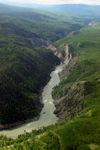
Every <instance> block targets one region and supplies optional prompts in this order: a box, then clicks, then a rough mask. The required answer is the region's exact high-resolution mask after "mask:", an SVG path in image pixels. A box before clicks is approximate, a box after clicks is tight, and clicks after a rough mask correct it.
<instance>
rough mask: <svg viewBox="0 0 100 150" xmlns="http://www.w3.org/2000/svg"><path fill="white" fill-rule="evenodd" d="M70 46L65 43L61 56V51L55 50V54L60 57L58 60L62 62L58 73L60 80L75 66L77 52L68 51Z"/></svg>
mask: <svg viewBox="0 0 100 150" xmlns="http://www.w3.org/2000/svg"><path fill="white" fill-rule="evenodd" d="M69 51H70V47H69V45H68V44H66V45H65V50H64V55H63V56H62V53H61V52H57V51H56V52H55V55H56V56H57V57H59V58H60V60H61V61H62V62H63V63H64V65H63V71H62V72H60V73H59V77H60V80H61V81H62V80H63V79H65V78H67V77H68V75H69V74H70V72H71V71H72V70H73V68H74V66H75V59H76V57H77V56H78V54H72V53H70V52H69Z"/></svg>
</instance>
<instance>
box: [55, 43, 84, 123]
mask: <svg viewBox="0 0 100 150" xmlns="http://www.w3.org/2000/svg"><path fill="white" fill-rule="evenodd" d="M79 45H80V44H79ZM69 50H70V47H69V45H68V44H66V45H65V56H62V55H61V53H58V52H55V55H57V56H58V57H59V58H60V59H61V60H63V62H64V66H63V71H62V72H60V73H59V77H60V80H63V79H65V78H67V77H68V75H69V74H70V73H71V71H72V70H73V68H74V66H75V59H76V56H78V54H72V53H69ZM83 83H84V82H79V83H75V84H73V85H72V86H71V87H69V88H66V89H64V90H63V92H62V93H60V94H59V95H58V96H55V95H54V93H53V92H52V97H53V99H55V102H54V103H55V106H56V110H55V111H54V113H55V114H56V115H57V117H59V121H62V120H65V119H67V120H69V119H71V118H72V117H74V116H76V115H78V112H79V111H80V110H81V109H82V107H83V104H82V100H83V98H84V95H83V91H84V88H83Z"/></svg>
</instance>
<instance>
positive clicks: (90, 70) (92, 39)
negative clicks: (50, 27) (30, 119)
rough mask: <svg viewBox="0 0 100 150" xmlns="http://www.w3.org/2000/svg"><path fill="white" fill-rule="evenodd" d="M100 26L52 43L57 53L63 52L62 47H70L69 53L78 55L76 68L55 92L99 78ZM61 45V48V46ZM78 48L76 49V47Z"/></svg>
mask: <svg viewBox="0 0 100 150" xmlns="http://www.w3.org/2000/svg"><path fill="white" fill-rule="evenodd" d="M99 28H100V25H99V24H96V25H94V26H92V27H89V28H87V29H85V30H83V31H81V32H77V34H76V35H75V36H72V37H68V38H64V39H62V40H59V41H57V42H55V43H54V45H55V46H56V47H58V49H59V51H63V50H64V45H65V44H66V43H67V44H69V45H70V53H71V52H72V53H78V54H79V57H78V58H77V60H76V67H75V68H74V69H73V71H72V72H71V74H70V75H69V76H68V78H67V79H65V80H63V81H62V82H61V83H60V86H58V87H57V88H56V90H55V93H56V94H59V92H61V91H62V90H63V88H65V87H67V86H69V85H71V84H73V83H75V82H78V81H82V80H83V81H85V80H90V81H91V80H93V79H95V78H99V77H100V67H99V63H100V59H99V55H100V51H99V47H100V45H99V40H100V35H99V34H100V30H99ZM62 45H63V46H62ZM78 45H80V46H79V48H77V46H78Z"/></svg>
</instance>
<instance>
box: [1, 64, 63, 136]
mask: <svg viewBox="0 0 100 150" xmlns="http://www.w3.org/2000/svg"><path fill="white" fill-rule="evenodd" d="M61 70H62V65H59V66H56V68H55V71H52V72H51V74H50V80H49V82H48V83H47V85H46V86H45V87H44V88H42V89H41V92H42V95H41V97H42V102H43V104H44V107H43V108H42V110H41V112H40V115H39V116H38V117H36V118H34V119H29V120H26V121H23V122H17V123H16V124H14V127H13V128H11V129H6V130H1V131H0V135H1V134H2V135H7V136H8V137H17V136H18V135H19V134H23V133H24V130H25V131H26V132H31V131H32V130H34V129H38V128H40V127H42V126H48V125H50V124H54V123H56V122H57V121H58V117H56V115H54V114H53V112H54V111H55V109H56V108H55V106H54V104H53V102H54V100H53V99H52V96H51V92H52V88H53V87H54V86H56V85H57V84H59V82H60V79H59V76H58V73H59V72H60V71H61ZM30 121H31V122H30ZM23 123H24V124H23ZM17 125H18V126H17ZM6 127H7V126H6Z"/></svg>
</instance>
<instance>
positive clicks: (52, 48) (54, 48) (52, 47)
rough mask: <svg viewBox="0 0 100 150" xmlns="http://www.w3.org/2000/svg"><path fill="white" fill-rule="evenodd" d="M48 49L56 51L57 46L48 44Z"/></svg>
mask: <svg viewBox="0 0 100 150" xmlns="http://www.w3.org/2000/svg"><path fill="white" fill-rule="evenodd" d="M46 49H51V50H52V51H56V50H57V49H56V47H54V46H53V45H48V47H46Z"/></svg>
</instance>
